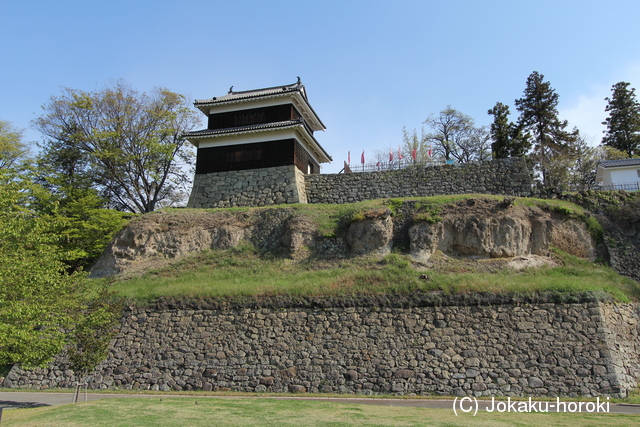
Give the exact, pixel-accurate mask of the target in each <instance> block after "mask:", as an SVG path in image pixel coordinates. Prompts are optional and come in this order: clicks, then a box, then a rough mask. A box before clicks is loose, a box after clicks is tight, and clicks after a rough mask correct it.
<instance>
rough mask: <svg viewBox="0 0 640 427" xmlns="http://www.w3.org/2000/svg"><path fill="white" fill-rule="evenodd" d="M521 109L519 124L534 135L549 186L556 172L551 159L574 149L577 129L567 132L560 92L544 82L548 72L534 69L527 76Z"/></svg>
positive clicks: (535, 152) (539, 164)
mask: <svg viewBox="0 0 640 427" xmlns="http://www.w3.org/2000/svg"><path fill="white" fill-rule="evenodd" d="M515 103H516V108H517V110H518V111H520V117H519V119H518V125H519V126H521V128H522V129H523V131H526V132H529V133H531V135H532V138H533V142H534V147H533V155H534V158H535V159H536V161H537V169H538V171H539V172H540V175H541V177H542V184H543V186H544V187H545V188H548V187H550V186H551V185H552V183H553V181H554V180H553V179H551V178H552V177H551V175H552V174H553V172H552V170H551V168H550V160H551V159H552V158H553V157H554V156H557V155H566V154H567V153H568V152H569V151H571V150H572V149H573V146H574V145H575V142H576V140H577V131H575V130H574V131H573V132H567V131H566V130H565V128H566V127H567V126H568V123H567V121H566V120H560V119H559V118H558V94H557V93H555V91H554V90H553V88H552V87H551V84H550V83H549V82H545V81H544V75H542V74H540V73H538V72H537V71H534V72H533V73H531V75H529V77H528V78H527V85H526V88H525V90H524V96H523V97H522V98H520V99H516V101H515Z"/></svg>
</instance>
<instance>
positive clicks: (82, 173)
mask: <svg viewBox="0 0 640 427" xmlns="http://www.w3.org/2000/svg"><path fill="white" fill-rule="evenodd" d="M43 109H44V114H43V115H42V116H40V117H39V118H37V119H36V120H35V122H34V125H35V127H36V128H37V129H38V130H39V131H40V132H42V133H43V134H44V135H45V136H46V137H47V138H48V139H47V140H46V141H45V142H44V144H43V146H42V149H43V156H44V157H45V158H46V159H47V162H48V163H49V164H50V165H51V166H52V167H53V169H54V171H55V172H56V173H58V174H61V175H63V176H65V177H66V178H68V179H69V180H71V181H83V182H89V183H90V185H91V187H92V188H95V189H97V190H98V191H99V192H100V194H101V195H102V196H103V197H105V199H107V200H109V202H110V204H111V207H114V208H116V209H120V210H127V211H130V212H141V213H145V212H151V211H153V210H155V209H156V208H157V207H159V206H162V205H169V204H172V203H175V202H176V201H177V200H179V199H180V198H181V197H183V196H184V194H182V189H183V186H184V184H185V183H186V182H187V181H188V180H189V178H190V176H189V175H190V170H188V169H186V168H185V165H189V164H191V163H192V159H193V152H192V151H191V150H190V147H189V146H188V145H187V143H186V141H185V140H184V139H183V138H182V135H183V133H184V132H185V131H187V130H190V129H191V128H193V127H194V126H195V125H196V124H197V123H198V117H197V116H196V114H195V113H194V112H193V111H191V109H190V108H189V106H188V105H187V102H186V99H185V97H184V96H182V95H179V94H177V93H173V92H170V91H168V90H167V89H154V90H153V91H152V92H151V93H150V94H147V93H140V92H138V91H136V90H134V89H133V88H131V86H129V85H128V84H126V83H125V82H123V81H116V82H114V83H112V84H111V85H110V86H107V87H106V88H105V89H103V90H101V91H97V92H84V91H81V90H75V89H69V88H65V89H63V91H62V94H61V95H60V96H53V97H51V99H50V100H49V102H48V103H46V104H45V105H44V106H43Z"/></svg>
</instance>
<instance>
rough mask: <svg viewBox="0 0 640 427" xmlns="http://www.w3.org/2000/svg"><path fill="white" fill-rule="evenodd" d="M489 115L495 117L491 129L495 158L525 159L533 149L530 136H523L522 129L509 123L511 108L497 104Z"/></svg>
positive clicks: (492, 150)
mask: <svg viewBox="0 0 640 427" xmlns="http://www.w3.org/2000/svg"><path fill="white" fill-rule="evenodd" d="M487 113H488V114H489V115H492V116H493V123H491V129H490V135H491V140H492V143H491V153H492V156H493V158H494V159H504V158H507V157H524V156H525V155H526V154H527V153H528V151H529V150H530V149H531V143H530V141H529V135H523V134H522V129H521V128H520V127H519V126H517V125H516V124H514V123H513V122H511V121H509V114H510V112H509V106H508V105H505V104H503V103H501V102H497V103H496V105H495V106H494V107H493V108H492V109H490V110H489V111H488V112H487Z"/></svg>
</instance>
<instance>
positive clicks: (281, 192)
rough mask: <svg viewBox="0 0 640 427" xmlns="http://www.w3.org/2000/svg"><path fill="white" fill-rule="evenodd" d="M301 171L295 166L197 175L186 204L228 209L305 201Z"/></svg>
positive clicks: (192, 206) (196, 206)
mask: <svg viewBox="0 0 640 427" xmlns="http://www.w3.org/2000/svg"><path fill="white" fill-rule="evenodd" d="M306 202H307V200H306V195H305V191H304V174H303V173H302V172H300V170H298V168H296V167H295V166H293V165H292V166H278V167H274V168H266V169H249V170H241V171H229V172H216V173H208V174H198V175H196V176H195V177H194V180H193V190H192V191H191V196H190V197H189V203H188V204H187V207H190V208H228V207H235V206H267V205H279V204H283V203H306Z"/></svg>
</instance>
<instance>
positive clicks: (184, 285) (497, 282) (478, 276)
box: [111, 247, 640, 301]
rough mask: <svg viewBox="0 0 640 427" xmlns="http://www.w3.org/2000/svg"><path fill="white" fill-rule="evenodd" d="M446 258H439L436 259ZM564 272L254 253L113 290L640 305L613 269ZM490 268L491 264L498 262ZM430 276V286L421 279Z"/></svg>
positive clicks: (187, 263) (578, 266)
mask: <svg viewBox="0 0 640 427" xmlns="http://www.w3.org/2000/svg"><path fill="white" fill-rule="evenodd" d="M436 256H438V255H436ZM555 257H556V259H557V262H558V263H559V264H560V265H559V266H557V267H545V268H531V269H526V270H522V271H514V270H511V269H506V270H498V271H496V272H481V273H479V272H476V271H474V270H473V269H472V268H471V267H469V264H468V263H465V262H463V261H458V260H453V259H452V260H448V262H447V263H446V264H445V266H444V267H440V268H436V269H430V270H428V271H424V270H421V269H418V268H416V267H415V266H414V265H413V264H412V262H411V261H410V259H409V257H408V256H407V255H403V254H398V253H392V254H390V255H387V256H386V257H384V258H382V259H378V258H376V257H362V258H353V259H347V260H342V261H318V260H315V261H314V262H309V261H296V260H291V259H285V258H278V257H275V256H263V255H260V254H258V253H256V252H255V251H253V250H251V249H250V248H246V247H245V248H243V249H235V250H225V251H221V250H218V251H206V252H201V253H197V254H194V255H191V256H189V257H185V258H183V259H182V260H180V261H179V262H177V263H175V264H172V265H170V266H168V267H165V268H162V269H159V270H155V271H150V272H148V273H146V274H144V275H143V276H139V277H133V278H130V279H126V280H122V279H120V280H116V281H114V282H113V283H112V284H111V288H112V290H115V291H117V292H118V293H119V294H120V295H122V296H124V297H128V298H132V299H135V300H139V301H149V300H152V299H155V298H159V297H243V296H258V295H267V296H275V295H289V296H330V295H370V294H396V293H412V292H416V291H425V292H429V291H442V292H444V293H445V294H457V293H467V292H494V293H497V292H510V293H527V292H553V293H581V292H598V293H606V294H608V295H610V296H612V297H613V298H614V299H616V300H619V301H629V300H640V284H639V283H637V282H635V281H633V280H631V279H629V278H626V277H623V276H620V275H618V274H617V273H616V272H615V271H614V270H613V269H611V268H609V267H606V266H602V265H598V264H594V263H591V262H589V261H585V260H582V259H579V258H577V257H574V256H571V255H567V254H564V253H562V252H559V251H558V252H557V253H556V255H555ZM487 262H491V261H490V260H489V261H487ZM424 273H427V274H428V276H429V279H428V280H421V279H420V275H421V274H424Z"/></svg>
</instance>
